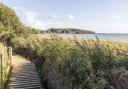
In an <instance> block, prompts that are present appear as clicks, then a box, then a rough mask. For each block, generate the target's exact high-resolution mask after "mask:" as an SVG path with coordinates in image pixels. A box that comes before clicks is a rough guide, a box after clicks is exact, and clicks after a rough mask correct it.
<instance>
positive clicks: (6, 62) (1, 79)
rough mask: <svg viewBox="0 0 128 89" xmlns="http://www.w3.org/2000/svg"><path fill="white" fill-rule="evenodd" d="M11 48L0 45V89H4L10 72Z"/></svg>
mask: <svg viewBox="0 0 128 89" xmlns="http://www.w3.org/2000/svg"><path fill="white" fill-rule="evenodd" d="M11 58H12V48H11V47H4V46H3V45H1V44H0V89H5V86H6V84H7V80H8V76H9V73H10V70H11Z"/></svg>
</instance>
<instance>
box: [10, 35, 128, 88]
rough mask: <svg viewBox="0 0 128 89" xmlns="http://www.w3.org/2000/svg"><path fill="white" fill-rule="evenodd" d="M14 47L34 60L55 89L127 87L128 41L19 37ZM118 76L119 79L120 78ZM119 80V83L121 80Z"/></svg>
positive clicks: (45, 84) (43, 76) (45, 83)
mask: <svg viewBox="0 0 128 89" xmlns="http://www.w3.org/2000/svg"><path fill="white" fill-rule="evenodd" d="M11 44H12V46H13V48H14V50H15V51H16V52H18V53H20V54H22V55H24V56H26V57H28V58H30V60H31V61H33V62H34V63H35V64H36V66H37V69H38V71H39V73H40V76H41V78H42V81H43V82H44V86H45V87H48V88H51V89H127V88H128V77H127V76H128V73H127V70H128V43H120V42H110V41H100V40H99V39H98V38H97V40H92V39H89V40H81V41H80V40H77V39H76V38H75V39H68V40H67V39H66V40H65V39H62V38H59V37H56V36H54V37H53V36H52V39H40V40H39V39H38V38H36V37H32V36H30V37H28V38H26V39H24V38H23V37H20V38H18V37H16V38H15V39H13V40H12V41H11ZM116 77H118V78H119V79H117V78H116ZM117 81H118V82H117Z"/></svg>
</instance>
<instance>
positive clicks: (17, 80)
mask: <svg viewBox="0 0 128 89" xmlns="http://www.w3.org/2000/svg"><path fill="white" fill-rule="evenodd" d="M12 65H13V69H12V75H11V79H10V84H9V89H44V88H43V87H42V86H41V81H40V78H39V76H38V73H37V72H36V68H35V65H34V64H33V63H31V62H30V61H28V60H25V59H24V58H23V57H20V56H14V57H13V58H12Z"/></svg>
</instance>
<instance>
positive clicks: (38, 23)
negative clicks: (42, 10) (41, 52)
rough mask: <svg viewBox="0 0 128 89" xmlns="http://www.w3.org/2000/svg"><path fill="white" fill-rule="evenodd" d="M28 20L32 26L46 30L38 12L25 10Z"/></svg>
mask: <svg viewBox="0 0 128 89" xmlns="http://www.w3.org/2000/svg"><path fill="white" fill-rule="evenodd" d="M25 14H26V19H27V22H28V24H29V25H30V26H32V27H34V28H38V29H42V30H45V26H44V22H43V21H42V20H40V18H38V13H35V12H29V11H25Z"/></svg>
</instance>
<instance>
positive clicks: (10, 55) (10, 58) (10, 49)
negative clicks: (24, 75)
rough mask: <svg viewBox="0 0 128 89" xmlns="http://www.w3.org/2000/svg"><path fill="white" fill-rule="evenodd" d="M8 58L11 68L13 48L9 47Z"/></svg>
mask: <svg viewBox="0 0 128 89" xmlns="http://www.w3.org/2000/svg"><path fill="white" fill-rule="evenodd" d="M8 56H9V66H10V67H11V65H12V62H11V61H12V47H8Z"/></svg>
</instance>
